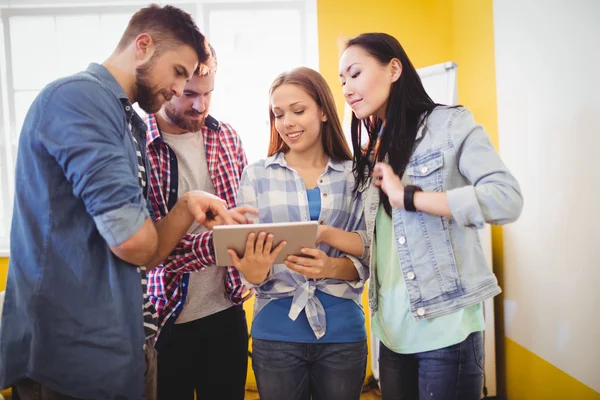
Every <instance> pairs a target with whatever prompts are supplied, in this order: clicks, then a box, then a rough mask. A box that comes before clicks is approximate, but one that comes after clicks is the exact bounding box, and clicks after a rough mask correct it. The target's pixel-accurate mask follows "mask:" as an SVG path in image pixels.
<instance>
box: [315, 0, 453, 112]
mask: <svg viewBox="0 0 600 400" xmlns="http://www.w3.org/2000/svg"><path fill="white" fill-rule="evenodd" d="M451 4H452V3H451V2H450V1H447V0H419V1H415V0H374V1H371V2H369V3H365V2H364V1H362V0H345V1H343V2H342V1H338V0H317V17H318V21H317V26H318V29H319V64H320V65H319V70H320V72H321V73H322V74H323V76H324V77H325V79H326V80H327V82H328V83H329V85H330V86H331V89H332V91H333V94H334V97H335V101H336V104H337V108H338V112H339V115H340V117H342V116H343V112H344V99H343V96H342V90H341V85H340V80H339V77H338V68H337V65H338V58H339V51H338V41H339V38H340V37H352V36H355V35H357V34H359V33H363V32H386V33H389V34H391V35H393V36H395V37H396V38H397V39H399V40H400V42H401V43H402V46H403V47H404V49H405V50H406V52H407V53H408V54H409V55H410V57H411V60H412V62H413V64H414V65H415V67H417V68H418V67H424V66H427V65H432V64H438V63H441V62H444V61H450V59H451V58H452V36H451V33H452V7H451Z"/></svg>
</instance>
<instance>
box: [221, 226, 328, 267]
mask: <svg viewBox="0 0 600 400" xmlns="http://www.w3.org/2000/svg"><path fill="white" fill-rule="evenodd" d="M318 226H319V224H318V223H317V221H310V222H280V223H271V224H247V225H217V226H215V227H214V228H213V245H214V248H215V256H216V259H217V265H218V266H220V267H225V266H228V265H233V262H232V261H231V257H230V256H229V254H228V253H227V250H228V249H233V250H235V252H236V253H237V255H238V256H239V257H243V256H244V251H245V250H246V240H247V239H248V235H249V234H250V233H251V232H254V233H255V234H257V235H258V234H259V233H260V232H266V233H267V234H269V233H272V234H273V239H274V241H273V248H275V247H276V246H277V245H278V244H279V243H281V242H282V241H283V240H285V241H286V242H287V244H286V245H285V247H284V248H283V250H281V253H279V256H278V257H277V259H276V260H275V264H282V263H283V262H284V261H285V259H286V258H287V257H288V256H290V255H302V253H301V252H300V250H301V249H302V248H304V247H308V248H314V247H315V242H316V240H317V230H318Z"/></svg>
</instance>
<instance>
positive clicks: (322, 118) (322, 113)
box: [321, 111, 327, 122]
mask: <svg viewBox="0 0 600 400" xmlns="http://www.w3.org/2000/svg"><path fill="white" fill-rule="evenodd" d="M321 122H327V115H325V113H324V112H323V111H321Z"/></svg>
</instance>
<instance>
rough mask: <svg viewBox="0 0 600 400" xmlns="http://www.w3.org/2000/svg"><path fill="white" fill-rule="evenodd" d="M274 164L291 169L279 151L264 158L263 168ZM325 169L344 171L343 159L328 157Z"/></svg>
mask: <svg viewBox="0 0 600 400" xmlns="http://www.w3.org/2000/svg"><path fill="white" fill-rule="evenodd" d="M275 164H276V165H279V166H281V167H284V168H288V169H291V167H290V166H289V164H288V162H287V161H286V159H285V154H284V153H283V152H281V151H280V152H278V153H275V154H273V155H272V156H271V157H269V158H267V159H266V160H265V168H268V167H269V166H272V165H275ZM326 169H327V170H329V169H332V170H334V171H338V172H344V171H345V167H344V161H339V160H334V159H332V158H331V157H329V161H327V167H326Z"/></svg>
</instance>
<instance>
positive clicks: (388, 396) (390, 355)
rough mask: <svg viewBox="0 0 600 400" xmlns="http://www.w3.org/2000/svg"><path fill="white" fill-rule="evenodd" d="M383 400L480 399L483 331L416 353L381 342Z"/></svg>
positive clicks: (380, 371) (380, 364) (380, 368)
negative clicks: (400, 350) (395, 349)
mask: <svg viewBox="0 0 600 400" xmlns="http://www.w3.org/2000/svg"><path fill="white" fill-rule="evenodd" d="M379 349H380V350H379V378H380V383H381V396H382V399H383V400H425V399H436V400H479V399H481V389H482V385H483V334H482V332H475V333H472V334H470V335H469V336H468V337H467V338H466V339H465V341H463V342H462V343H458V344H455V345H453V346H450V347H445V348H443V349H438V350H432V351H426V352H423V353H416V354H398V353H394V352H393V351H391V350H390V349H388V348H387V347H385V346H384V345H383V343H380V347H379Z"/></svg>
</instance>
